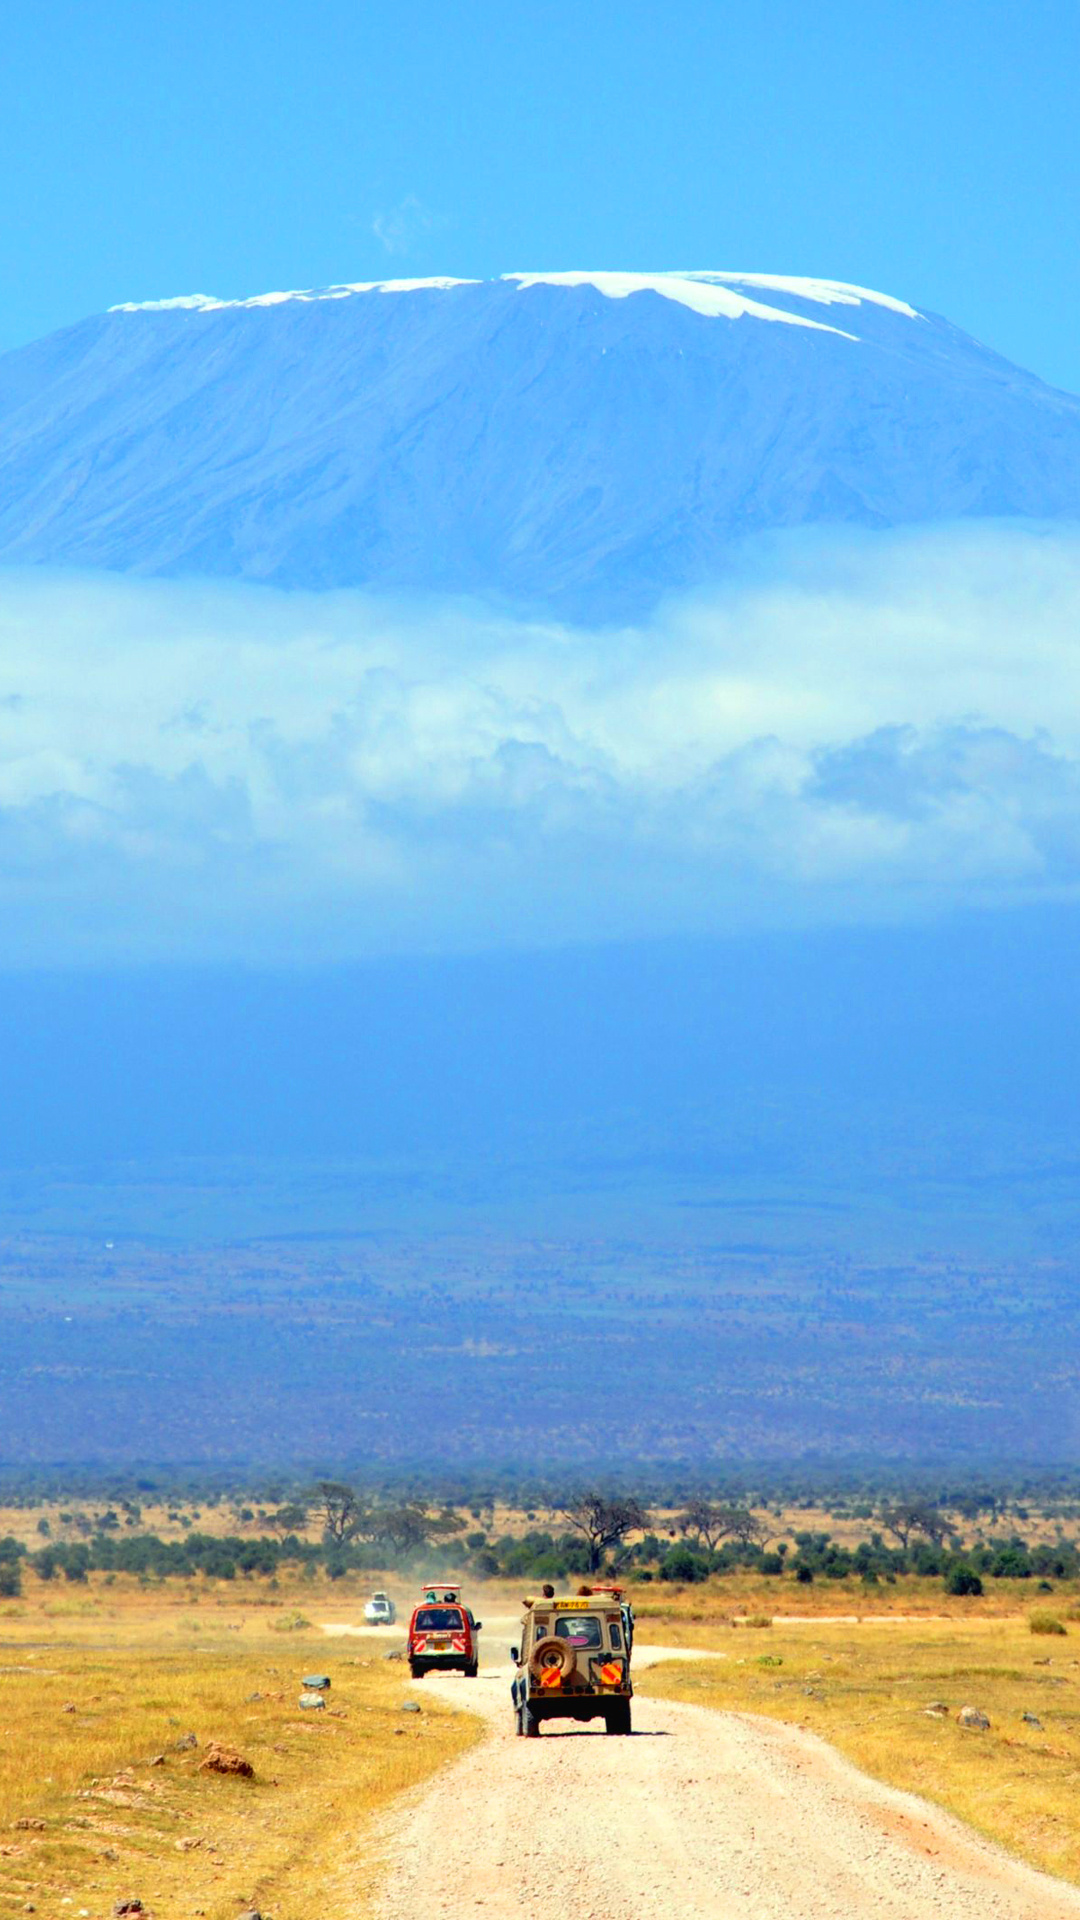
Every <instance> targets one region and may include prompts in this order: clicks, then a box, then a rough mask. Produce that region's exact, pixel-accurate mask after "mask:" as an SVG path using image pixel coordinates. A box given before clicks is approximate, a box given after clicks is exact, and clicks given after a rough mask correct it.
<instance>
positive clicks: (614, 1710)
mask: <svg viewBox="0 0 1080 1920" xmlns="http://www.w3.org/2000/svg"><path fill="white" fill-rule="evenodd" d="M604 1718H605V1720H606V1721H607V1730H608V1732H609V1733H629V1731H630V1702H629V1700H617V1701H616V1702H615V1705H614V1706H612V1707H609V1708H608V1710H607V1713H606V1714H605V1716H604Z"/></svg>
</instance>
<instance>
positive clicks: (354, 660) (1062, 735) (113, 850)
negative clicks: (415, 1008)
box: [0, 527, 1080, 961]
mask: <svg viewBox="0 0 1080 1920" xmlns="http://www.w3.org/2000/svg"><path fill="white" fill-rule="evenodd" d="M1078 646H1080V536H1073V535H1062V534H1060V533H1056V534H1046V533H1041V532H1039V531H1037V530H1028V531H1018V530H1016V529H1012V530H1010V529H1002V528H998V527H989V528H983V529H978V528H972V527H967V528H964V529H956V530H953V531H950V532H944V533H931V534H924V535H920V536H914V535H909V536H904V537H899V536H888V537H882V536H876V537H871V538H860V539H855V540H845V541H838V542H831V543H829V544H827V545H823V544H822V543H821V542H816V543H809V542H804V541H800V542H797V543H795V544H794V545H792V546H783V547H781V548H779V549H776V548H774V549H773V550H772V551H771V552H770V554H769V555H768V565H767V566H766V565H765V563H764V562H762V563H761V564H760V565H759V566H758V568H757V570H756V571H753V572H751V571H747V572H745V573H744V574H743V575H742V577H741V578H740V579H739V580H738V581H737V582H734V583H732V584H731V585H729V586H728V588H727V589H726V590H725V591H723V592H722V593H717V594H714V595H712V596H710V597H707V598H704V597H703V598H700V599H695V600H685V601H682V602H678V603H673V604H672V605H670V606H669V607H667V608H666V609H665V610H664V611H663V612H662V613H661V614H660V615H658V616H657V618H656V619H655V620H654V621H652V622H651V623H650V624H649V625H648V626H645V627H641V628H635V629H622V630H608V631H605V632H596V631H586V630H578V629H571V628H567V627H563V626H556V625H551V624H545V623H542V622H535V621H534V622H529V621H524V620H512V619H510V618H507V617H503V616H500V615H496V614H492V613H486V612H484V611H483V610H482V609H478V608H476V607H469V606H463V605H456V604H448V603H442V604H439V605H427V606H415V605H413V606H409V605H406V604H404V603H401V604H396V605H392V604H390V603H388V602H386V601H374V600H370V599H367V598H365V597H364V596H362V595H359V594H332V595H325V596H314V595H288V594H281V593H275V592H272V591H269V590H265V589H260V588H240V587H236V588H229V587H217V586H214V587H210V586H202V585H190V584H183V585H181V584H171V583H162V582H135V581H124V580H120V579H117V578H115V577H104V576H100V575H99V576H74V575H65V576H51V577H50V576H47V575H41V574H30V573H26V572H20V573H10V572H9V573H7V574H6V575H3V576H0V924H2V925H3V928H4V935H3V939H2V941H0V960H4V959H6V960H9V961H11V960H19V959H28V960H35V961H41V960H63V959H69V958H73V957H76V958H78V957H101V958H106V957H115V956H119V955H126V956H129V957H132V958H144V957H152V956H155V955H174V956H177V957H180V956H183V957H194V956H197V955H214V954H235V955H241V956H247V957H251V958H270V957H277V958H281V959H288V958H294V957H301V956H303V957H328V956H347V955H351V954H357V953H362V952H370V951H373V950H378V949H382V948H400V947H417V946H422V947H429V948H431V947H434V948H439V947H453V946H462V945H467V946H480V945H486V944H489V943H492V942H535V941H550V940H563V939H576V938H584V939H593V938H601V937H622V936H624V935H632V934H637V933H643V932H648V933H664V932H678V931H704V930H710V929H719V928H724V927H728V926H731V925H734V924H740V925H745V924H748V923H755V922H756V923H762V922H764V923H772V924H776V923H785V922H791V921H793V920H805V919H807V918H823V917H830V916H843V917H845V918H851V917H873V916H878V915H881V914H885V913H888V914H892V913H898V912H899V913H912V912H923V911H927V910H932V909H934V908H936V907H938V906H939V905H942V904H947V903H950V902H957V901H967V902H972V901H976V902H982V903H985V904H987V905H995V904H998V905H1006V904H1008V903H1009V902H1012V901H1016V900H1018V899H1026V898H1030V897H1032V896H1036V895H1040V894H1047V893H1054V894H1061V893H1064V892H1071V891H1072V890H1073V889H1074V888H1075V887H1076V885H1077V882H1078V881H1080V675H1078V673H1077V670H1076V658H1075V656H1076V653H1077V649H1078Z"/></svg>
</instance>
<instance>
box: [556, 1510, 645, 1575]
mask: <svg viewBox="0 0 1080 1920" xmlns="http://www.w3.org/2000/svg"><path fill="white" fill-rule="evenodd" d="M554 1511H555V1512H556V1513H558V1514H561V1516H562V1518H563V1519H564V1520H568V1521H569V1523H570V1525H571V1526H572V1527H573V1528H574V1530H575V1531H576V1532H577V1533H580V1534H581V1536H582V1538H583V1539H584V1541H585V1544H586V1546H587V1548H588V1552H589V1572H590V1573H598V1572H599V1571H600V1565H601V1562H602V1560H603V1558H604V1554H605V1553H606V1552H607V1549H608V1548H609V1547H615V1546H618V1545H619V1544H620V1543H621V1542H622V1541H623V1540H625V1538H626V1536H627V1534H628V1533H634V1532H636V1531H637V1530H638V1529H639V1528H640V1529H644V1528H645V1527H647V1526H648V1524H649V1516H648V1514H647V1513H646V1512H645V1509H644V1508H643V1507H642V1506H641V1504H640V1502H639V1501H637V1500H629V1499H627V1500H619V1499H614V1500H609V1499H608V1498H607V1497H606V1496H605V1495H604V1494H602V1493H595V1492H594V1493H582V1494H579V1495H578V1496H577V1498H576V1499H574V1500H571V1501H569V1502H568V1504H567V1505H566V1506H562V1507H556V1508H555V1509H554Z"/></svg>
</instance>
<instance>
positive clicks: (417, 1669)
mask: <svg viewBox="0 0 1080 1920" xmlns="http://www.w3.org/2000/svg"><path fill="white" fill-rule="evenodd" d="M409 1672H410V1673H411V1674H412V1677H413V1679H414V1680H422V1679H423V1677H424V1675H425V1673H426V1672H427V1668H426V1667H425V1665H424V1663H423V1661H422V1660H410V1661H409Z"/></svg>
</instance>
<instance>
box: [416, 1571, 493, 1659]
mask: <svg viewBox="0 0 1080 1920" xmlns="http://www.w3.org/2000/svg"><path fill="white" fill-rule="evenodd" d="M482 1625H483V1621H482V1620H474V1619H473V1616H472V1611H471V1609H470V1608H469V1607H467V1606H465V1605H464V1603H463V1601H462V1598H461V1588H460V1587H459V1586H456V1585H455V1584H454V1583H453V1581H434V1582H429V1583H427V1584H426V1585H425V1587H424V1589H423V1593H422V1595H421V1598H420V1604H419V1606H416V1607H414V1608H413V1611H412V1618H411V1619H410V1621H409V1638H408V1655H409V1672H410V1673H411V1674H412V1677H413V1679H414V1680H419V1679H420V1677H421V1675H422V1674H425V1673H429V1672H431V1671H436V1672H439V1673H455V1672H456V1673H464V1674H466V1675H467V1676H468V1678H469V1679H470V1680H475V1679H476V1674H477V1669H478V1667H479V1664H480V1628H481V1627H482Z"/></svg>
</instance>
